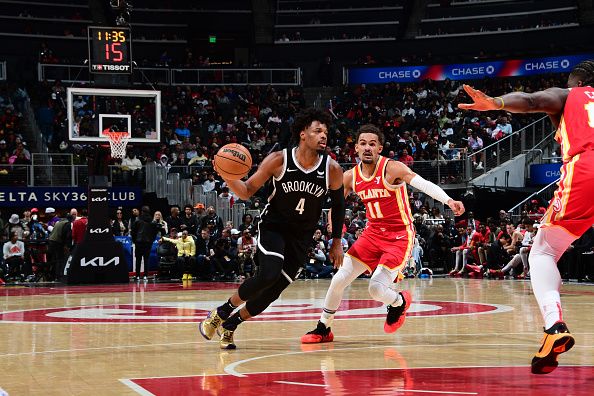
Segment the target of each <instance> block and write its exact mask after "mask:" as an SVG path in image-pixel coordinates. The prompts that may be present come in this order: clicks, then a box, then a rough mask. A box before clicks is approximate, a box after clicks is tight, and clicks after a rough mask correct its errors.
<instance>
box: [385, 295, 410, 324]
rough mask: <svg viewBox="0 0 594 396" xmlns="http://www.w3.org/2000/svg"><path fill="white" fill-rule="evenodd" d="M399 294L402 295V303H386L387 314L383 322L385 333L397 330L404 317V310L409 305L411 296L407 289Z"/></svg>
mask: <svg viewBox="0 0 594 396" xmlns="http://www.w3.org/2000/svg"><path fill="white" fill-rule="evenodd" d="M400 295H401V296H402V301H403V302H402V305H399V306H397V307H393V306H391V305H388V316H386V323H384V331H385V332H386V333H393V332H395V331H396V330H398V329H399V328H400V327H401V326H402V325H403V324H404V320H405V319H406V311H407V310H408V308H409V307H410V303H411V302H412V297H411V295H410V292H409V291H408V290H404V291H401V292H400Z"/></svg>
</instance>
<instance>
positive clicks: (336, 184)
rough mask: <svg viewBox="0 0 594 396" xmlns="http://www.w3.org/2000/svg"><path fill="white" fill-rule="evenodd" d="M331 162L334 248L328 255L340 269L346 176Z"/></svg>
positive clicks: (338, 166)
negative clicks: (344, 181) (344, 182)
mask: <svg viewBox="0 0 594 396" xmlns="http://www.w3.org/2000/svg"><path fill="white" fill-rule="evenodd" d="M328 161H330V175H329V176H330V185H329V186H328V187H329V191H328V194H329V195H330V200H331V201H332V207H331V209H330V210H331V212H332V217H331V220H330V221H331V224H332V239H333V241H332V247H331V248H330V251H329V252H328V254H329V255H330V259H331V260H332V263H334V268H339V267H340V266H341V265H342V260H343V258H344V252H343V251H342V227H343V225H344V208H345V206H344V197H345V188H344V186H343V180H344V175H343V173H342V168H341V167H340V165H338V163H337V162H336V161H334V160H333V159H330V158H328Z"/></svg>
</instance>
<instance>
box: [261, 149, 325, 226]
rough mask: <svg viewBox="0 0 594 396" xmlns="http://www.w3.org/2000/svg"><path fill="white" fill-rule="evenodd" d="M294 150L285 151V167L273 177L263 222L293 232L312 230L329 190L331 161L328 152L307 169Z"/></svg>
mask: <svg viewBox="0 0 594 396" xmlns="http://www.w3.org/2000/svg"><path fill="white" fill-rule="evenodd" d="M295 150H296V148H293V149H284V150H283V151H282V153H283V156H284V161H283V170H282V172H281V174H280V176H279V177H278V178H276V177H273V178H272V192H271V193H270V195H269V196H268V204H266V207H265V208H264V210H263V211H262V215H261V220H262V223H261V224H260V226H262V227H266V226H273V228H275V229H282V230H286V231H289V232H293V233H295V232H296V233H300V232H303V231H307V232H309V231H311V232H313V229H314V228H315V226H316V225H317V223H318V221H319V220H320V215H321V213H322V205H323V204H324V202H325V201H326V194H327V193H328V187H329V183H330V181H329V165H330V161H329V159H328V156H327V155H326V154H324V155H320V157H319V160H318V162H317V164H316V165H314V166H313V167H312V168H310V169H304V168H303V167H302V166H301V165H300V164H299V163H298V162H297V160H296V159H295ZM308 237H311V236H309V235H308Z"/></svg>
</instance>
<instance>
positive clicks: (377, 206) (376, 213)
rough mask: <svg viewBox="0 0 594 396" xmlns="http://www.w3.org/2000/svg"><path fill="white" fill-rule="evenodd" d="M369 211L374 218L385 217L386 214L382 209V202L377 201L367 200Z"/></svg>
mask: <svg viewBox="0 0 594 396" xmlns="http://www.w3.org/2000/svg"><path fill="white" fill-rule="evenodd" d="M374 208H375V210H374ZM367 213H369V217H370V218H372V219H381V218H382V217H384V214H383V213H382V211H381V209H380V204H379V202H377V201H375V202H367Z"/></svg>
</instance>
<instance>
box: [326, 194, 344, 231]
mask: <svg viewBox="0 0 594 396" xmlns="http://www.w3.org/2000/svg"><path fill="white" fill-rule="evenodd" d="M329 195H330V199H331V200H332V238H342V227H343V226H344V186H340V188H339V189H338V190H330V191H329Z"/></svg>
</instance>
